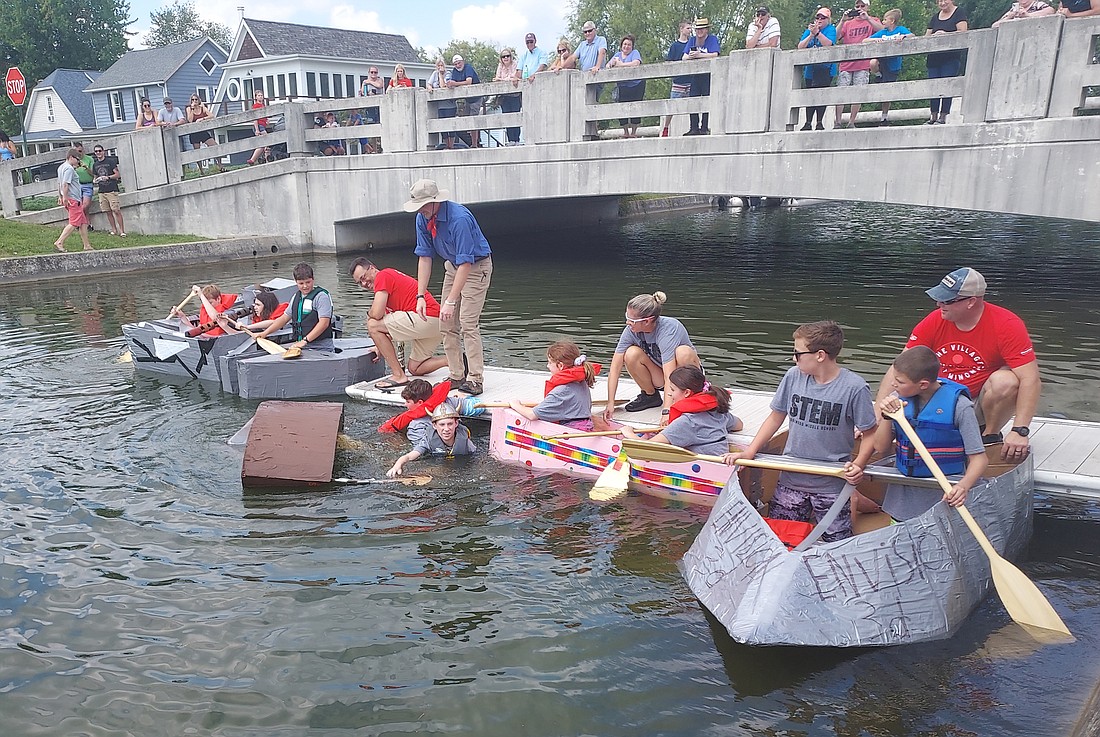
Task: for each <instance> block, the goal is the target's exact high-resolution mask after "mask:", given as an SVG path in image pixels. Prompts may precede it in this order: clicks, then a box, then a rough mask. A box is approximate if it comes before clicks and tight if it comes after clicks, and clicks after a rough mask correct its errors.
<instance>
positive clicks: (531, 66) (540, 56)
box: [513, 33, 549, 82]
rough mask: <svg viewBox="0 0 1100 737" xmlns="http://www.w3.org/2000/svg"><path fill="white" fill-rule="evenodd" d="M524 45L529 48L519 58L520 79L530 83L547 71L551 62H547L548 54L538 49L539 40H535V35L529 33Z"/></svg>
mask: <svg viewBox="0 0 1100 737" xmlns="http://www.w3.org/2000/svg"><path fill="white" fill-rule="evenodd" d="M523 43H524V45H525V46H527V50H526V51H524V52H523V53H522V54H520V56H519V60H518V61H519V70H520V77H521V78H522V79H525V80H527V81H528V82H533V81H535V75H536V74H538V73H539V72H545V71H546V69H547V67H548V66H549V62H548V61H547V57H546V52H545V51H543V50H542V49H540V48H539V47H538V39H536V38H535V34H533V33H528V34H527V35H526V36H525V37H524V39H523ZM514 53H515V52H513V54H514Z"/></svg>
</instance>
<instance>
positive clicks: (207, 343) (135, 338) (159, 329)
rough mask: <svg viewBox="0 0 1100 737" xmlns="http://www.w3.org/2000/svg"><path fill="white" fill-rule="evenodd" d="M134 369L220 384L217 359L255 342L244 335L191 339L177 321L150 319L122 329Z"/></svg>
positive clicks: (124, 326)
mask: <svg viewBox="0 0 1100 737" xmlns="http://www.w3.org/2000/svg"><path fill="white" fill-rule="evenodd" d="M122 334H123V335H125V336H126V345H127V347H128V348H129V349H130V355H131V356H132V357H133V361H134V369H135V370H136V371H142V372H147V373H156V374H168V375H170V376H179V377H182V378H185V379H201V380H203V381H218V380H219V379H218V358H220V357H221V356H224V355H226V354H227V353H229V352H230V351H234V350H237V349H240V348H242V347H245V348H247V346H245V344H246V343H250V342H252V341H251V339H250V338H249V337H248V336H247V335H244V334H232V335H222V336H220V337H217V338H189V337H187V336H186V335H183V334H182V333H180V331H179V322H178V321H177V320H147V321H145V322H135V323H130V324H127V325H123V326H122Z"/></svg>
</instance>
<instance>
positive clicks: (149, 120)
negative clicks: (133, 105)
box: [134, 97, 160, 130]
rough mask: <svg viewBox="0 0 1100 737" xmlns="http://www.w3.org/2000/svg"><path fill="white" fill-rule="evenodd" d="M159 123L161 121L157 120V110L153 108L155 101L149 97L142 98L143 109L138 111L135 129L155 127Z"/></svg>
mask: <svg viewBox="0 0 1100 737" xmlns="http://www.w3.org/2000/svg"><path fill="white" fill-rule="evenodd" d="M159 125H160V123H158V122H157V114H156V111H154V110H153V103H151V102H149V98H148V97H143V98H141V111H140V112H139V113H138V116H137V122H136V123H135V124H134V129H135V130H141V129H142V128H154V127H156V126H159Z"/></svg>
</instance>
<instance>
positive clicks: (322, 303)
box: [259, 263, 335, 351]
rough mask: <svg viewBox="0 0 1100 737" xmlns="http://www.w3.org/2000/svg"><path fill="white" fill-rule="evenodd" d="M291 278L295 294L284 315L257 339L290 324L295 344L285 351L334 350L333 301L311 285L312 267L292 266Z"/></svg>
mask: <svg viewBox="0 0 1100 737" xmlns="http://www.w3.org/2000/svg"><path fill="white" fill-rule="evenodd" d="M293 276H294V282H295V283H296V284H297V285H298V292H297V293H296V294H295V295H294V296H293V297H291V299H290V305H289V306H288V307H287V309H286V312H284V313H283V314H282V316H281V317H279V318H276V319H275V321H274V322H272V323H271V324H270V325H268V326H267V327H266V328H264V331H263V332H262V333H260V335H259V337H261V338H266V337H267V336H269V335H270V334H271V333H274V332H275V331H277V330H282V328H283V327H284V326H285V325H286V324H287V323H290V324H291V326H292V327H293V330H294V336H293V337H294V342H293V343H291V344H290V345H289V346H287V347H288V348H290V347H291V346H297V347H298V348H313V349H315V350H320V351H331V350H333V349H334V348H335V345H334V344H333V342H332V298H331V297H330V296H329V293H328V290H326V289H324V288H323V287H319V286H317V285H316V284H315V283H314V281H313V267H312V266H310V265H309V264H306V263H301V264H298V265H297V266H295V267H294V274H293Z"/></svg>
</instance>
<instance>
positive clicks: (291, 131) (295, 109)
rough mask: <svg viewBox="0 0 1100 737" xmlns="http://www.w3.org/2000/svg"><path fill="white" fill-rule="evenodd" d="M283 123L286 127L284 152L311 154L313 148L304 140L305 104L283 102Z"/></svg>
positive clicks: (293, 154)
mask: <svg viewBox="0 0 1100 737" xmlns="http://www.w3.org/2000/svg"><path fill="white" fill-rule="evenodd" d="M282 105H283V125H284V126H285V127H286V153H287V155H288V156H290V157H292V158H293V157H296V156H312V155H313V151H314V150H315V149H313V148H312V147H311V146H310V144H309V143H308V142H307V141H306V128H307V127H308V128H312V127H313V126H307V125H306V109H305V105H303V104H302V103H300V102H284V103H283V104H282Z"/></svg>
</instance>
